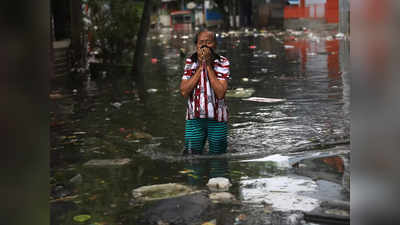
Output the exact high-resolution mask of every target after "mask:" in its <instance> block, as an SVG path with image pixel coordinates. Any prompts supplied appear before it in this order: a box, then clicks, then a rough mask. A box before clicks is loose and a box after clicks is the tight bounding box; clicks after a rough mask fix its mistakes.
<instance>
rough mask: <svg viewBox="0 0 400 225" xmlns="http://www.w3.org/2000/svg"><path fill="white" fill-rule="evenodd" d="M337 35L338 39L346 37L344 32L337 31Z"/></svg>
mask: <svg viewBox="0 0 400 225" xmlns="http://www.w3.org/2000/svg"><path fill="white" fill-rule="evenodd" d="M335 37H336V38H337V39H343V38H344V34H343V33H337V34H336V35H335Z"/></svg>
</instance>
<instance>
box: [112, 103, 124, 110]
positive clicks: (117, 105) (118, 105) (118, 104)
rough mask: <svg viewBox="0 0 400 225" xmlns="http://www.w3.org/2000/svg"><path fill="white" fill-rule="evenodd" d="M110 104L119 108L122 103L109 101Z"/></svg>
mask: <svg viewBox="0 0 400 225" xmlns="http://www.w3.org/2000/svg"><path fill="white" fill-rule="evenodd" d="M111 105H112V106H114V107H115V108H117V109H119V108H121V106H122V103H120V102H114V103H111Z"/></svg>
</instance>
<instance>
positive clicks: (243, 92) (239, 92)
mask: <svg viewBox="0 0 400 225" xmlns="http://www.w3.org/2000/svg"><path fill="white" fill-rule="evenodd" d="M254 92H255V90H254V89H253V88H248V89H244V88H236V89H235V90H228V91H227V92H226V94H225V96H226V97H232V98H248V97H251V95H252V94H253V93H254Z"/></svg>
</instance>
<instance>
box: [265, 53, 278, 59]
mask: <svg viewBox="0 0 400 225" xmlns="http://www.w3.org/2000/svg"><path fill="white" fill-rule="evenodd" d="M267 57H268V58H276V57H277V55H275V54H268V55H267Z"/></svg>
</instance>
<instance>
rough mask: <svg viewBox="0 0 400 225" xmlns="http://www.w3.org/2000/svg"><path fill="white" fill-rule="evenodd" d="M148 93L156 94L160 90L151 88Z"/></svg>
mask: <svg viewBox="0 0 400 225" xmlns="http://www.w3.org/2000/svg"><path fill="white" fill-rule="evenodd" d="M146 91H147V93H156V92H157V91H158V90H157V89H155V88H150V89H147V90H146Z"/></svg>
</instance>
